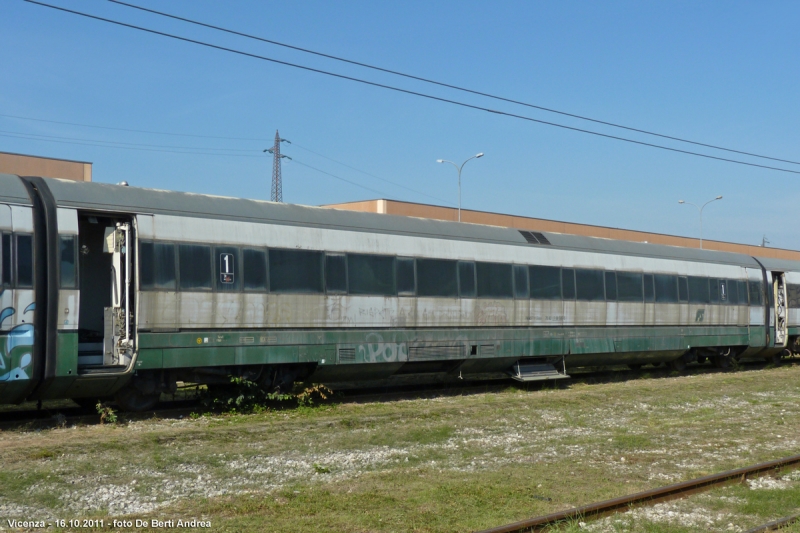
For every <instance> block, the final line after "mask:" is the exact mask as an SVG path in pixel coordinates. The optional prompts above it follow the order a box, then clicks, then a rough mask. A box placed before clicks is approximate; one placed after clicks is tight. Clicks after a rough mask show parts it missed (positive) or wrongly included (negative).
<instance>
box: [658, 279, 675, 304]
mask: <svg viewBox="0 0 800 533" xmlns="http://www.w3.org/2000/svg"><path fill="white" fill-rule="evenodd" d="M653 280H654V281H655V286H656V301H657V302H661V303H677V302H678V276H670V275H667V274H656V275H655V276H653Z"/></svg>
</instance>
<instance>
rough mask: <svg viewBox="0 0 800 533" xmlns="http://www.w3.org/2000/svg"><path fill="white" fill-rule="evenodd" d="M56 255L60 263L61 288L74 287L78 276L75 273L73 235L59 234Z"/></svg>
mask: <svg viewBox="0 0 800 533" xmlns="http://www.w3.org/2000/svg"><path fill="white" fill-rule="evenodd" d="M58 255H59V259H60V263H61V265H60V266H61V288H63V289H74V288H75V287H76V286H77V284H76V281H77V279H78V277H77V276H76V275H75V237H74V236H73V235H59V237H58Z"/></svg>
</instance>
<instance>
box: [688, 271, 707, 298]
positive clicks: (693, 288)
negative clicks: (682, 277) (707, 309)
mask: <svg viewBox="0 0 800 533" xmlns="http://www.w3.org/2000/svg"><path fill="white" fill-rule="evenodd" d="M709 295H710V293H709V292H708V278H701V277H697V276H689V302H690V303H693V304H707V303H710V302H711V298H710V296H709Z"/></svg>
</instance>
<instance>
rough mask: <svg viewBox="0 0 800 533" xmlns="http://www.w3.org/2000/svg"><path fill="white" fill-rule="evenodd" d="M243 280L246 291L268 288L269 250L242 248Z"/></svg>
mask: <svg viewBox="0 0 800 533" xmlns="http://www.w3.org/2000/svg"><path fill="white" fill-rule="evenodd" d="M242 278H243V279H242V281H243V283H244V290H246V291H265V290H267V252H266V251H264V250H254V249H252V248H245V249H244V250H242Z"/></svg>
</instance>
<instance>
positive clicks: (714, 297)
mask: <svg viewBox="0 0 800 533" xmlns="http://www.w3.org/2000/svg"><path fill="white" fill-rule="evenodd" d="M708 286H709V289H710V290H709V293H710V294H711V303H712V304H717V303H719V280H718V279H716V278H711V279H710V280H709V284H708Z"/></svg>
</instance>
